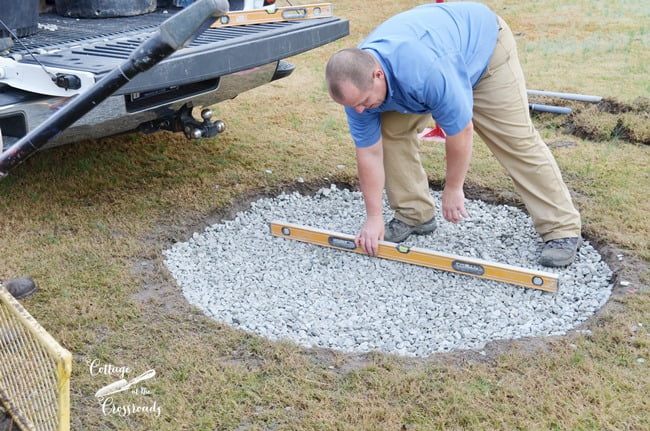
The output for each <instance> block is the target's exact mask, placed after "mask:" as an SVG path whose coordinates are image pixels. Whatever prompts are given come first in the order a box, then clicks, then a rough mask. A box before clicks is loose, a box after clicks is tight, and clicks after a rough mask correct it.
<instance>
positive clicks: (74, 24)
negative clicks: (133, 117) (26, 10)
mask: <svg viewBox="0 0 650 431" xmlns="http://www.w3.org/2000/svg"><path fill="white" fill-rule="evenodd" d="M169 16H170V14H168V13H165V11H163V10H158V11H156V12H153V13H150V14H147V15H141V16H136V17H124V18H108V19H101V20H97V19H75V18H64V17H61V16H58V15H52V14H42V15H40V16H39V26H40V28H41V30H40V31H39V32H38V33H37V34H35V35H33V36H30V37H27V38H23V39H20V43H17V44H16V47H15V48H14V49H12V51H11V52H10V55H12V56H14V57H16V55H19V56H22V60H21V62H25V63H32V64H36V61H35V60H34V59H33V58H32V56H31V55H30V51H31V53H32V54H33V56H34V57H36V59H37V60H38V62H40V63H42V64H43V65H45V66H52V67H59V68H65V69H69V70H79V71H86V72H91V73H93V74H94V75H95V77H96V79H100V78H101V77H102V76H104V75H105V74H106V73H108V72H110V71H111V70H113V69H115V67H117V66H118V65H119V64H121V63H122V62H123V61H124V60H125V59H127V58H128V57H129V55H130V54H131V52H132V51H134V50H135V49H136V47H137V46H138V45H139V44H140V43H141V42H142V41H143V40H145V39H147V38H148V37H149V35H150V34H151V33H153V32H154V31H155V29H156V27H157V26H158V25H159V24H160V23H162V22H163V21H164V20H165V19H167V18H169ZM99 21H102V22H101V23H100V22H99ZM98 29H102V31H101V32H98ZM348 33H349V23H348V21H347V20H344V19H340V18H335V17H330V18H316V19H308V20H301V21H289V22H276V23H268V24H254V25H247V26H238V27H225V28H208V29H206V30H205V31H203V32H202V33H201V34H200V35H199V36H198V37H197V38H196V39H195V40H194V41H193V42H192V43H191V44H190V45H189V46H187V47H186V48H183V49H181V50H179V51H177V52H176V53H175V54H173V55H172V56H170V57H169V58H168V59H166V60H164V61H162V62H161V63H159V64H158V65H156V66H155V67H153V68H152V69H151V70H149V71H147V72H145V73H142V74H140V75H138V76H137V77H136V78H135V79H134V80H133V81H131V82H129V83H128V84H126V85H125V86H124V87H122V88H121V89H120V90H119V91H118V92H117V93H116V94H127V93H134V92H142V91H149V90H154V89H157V88H160V87H161V85H164V86H174V85H183V84H187V83H190V82H196V81H202V80H206V79H210V78H215V77H218V76H222V75H226V74H229V73H234V72H238V71H242V70H246V69H250V68H252V67H256V66H259V65H262V64H267V63H270V62H273V61H277V60H280V59H283V58H287V57H290V56H292V55H296V54H299V53H301V52H304V51H308V50H310V49H313V48H316V47H318V46H321V45H324V44H326V43H328V42H331V41H333V40H336V39H339V38H341V37H344V36H346V35H347V34H348Z"/></svg>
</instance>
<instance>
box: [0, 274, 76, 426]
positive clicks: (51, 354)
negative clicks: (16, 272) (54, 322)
mask: <svg viewBox="0 0 650 431" xmlns="http://www.w3.org/2000/svg"><path fill="white" fill-rule="evenodd" d="M71 371H72V355H71V354H70V352H68V351H67V350H66V349H64V348H63V347H61V345H59V343H58V342H57V341H56V340H55V339H54V338H52V336H51V335H50V334H48V333H47V331H45V329H43V327H42V326H41V325H40V324H39V323H38V322H37V321H36V319H34V318H33V317H32V316H31V315H30V314H29V313H28V312H27V311H26V310H25V309H24V308H23V306H22V305H20V303H19V302H18V301H16V300H15V299H14V297H13V296H11V294H10V293H9V292H7V290H6V289H5V288H4V286H2V285H1V284H0V398H1V399H2V402H3V404H4V405H5V407H6V408H7V410H8V411H9V413H10V414H11V416H12V418H13V419H14V421H15V422H16V423H18V425H19V426H20V427H21V428H22V429H23V430H34V431H41V430H43V431H46V430H47V431H49V430H52V431H68V430H69V429H70V374H71Z"/></svg>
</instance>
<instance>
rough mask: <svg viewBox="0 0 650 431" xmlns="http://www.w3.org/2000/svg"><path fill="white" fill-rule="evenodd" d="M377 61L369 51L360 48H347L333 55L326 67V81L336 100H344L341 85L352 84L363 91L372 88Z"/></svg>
mask: <svg viewBox="0 0 650 431" xmlns="http://www.w3.org/2000/svg"><path fill="white" fill-rule="evenodd" d="M375 67H376V62H375V59H374V58H373V56H372V54H370V53H369V52H368V51H364V50H363V49H359V48H346V49H342V50H340V51H339V52H337V53H335V54H334V55H332V56H331V57H330V59H329V61H328V62H327V66H326V67H325V80H326V81H327V87H328V88H329V91H330V94H331V95H332V97H333V98H334V99H337V100H340V99H342V98H343V96H344V95H343V92H342V89H341V84H342V83H343V82H346V81H348V82H350V83H352V84H353V85H354V86H355V87H356V88H358V89H359V90H361V91H365V90H368V89H370V87H371V86H372V72H373V70H374V69H375Z"/></svg>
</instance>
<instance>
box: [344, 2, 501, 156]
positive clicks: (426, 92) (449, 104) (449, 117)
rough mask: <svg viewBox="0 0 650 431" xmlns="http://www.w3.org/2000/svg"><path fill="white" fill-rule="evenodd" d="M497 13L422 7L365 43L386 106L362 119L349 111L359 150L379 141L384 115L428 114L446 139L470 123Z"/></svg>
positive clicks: (471, 6) (476, 6) (469, 6)
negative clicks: (382, 80)
mask: <svg viewBox="0 0 650 431" xmlns="http://www.w3.org/2000/svg"><path fill="white" fill-rule="evenodd" d="M498 32H499V29H498V23H497V18H496V15H495V14H494V12H492V11H491V10H490V9H489V8H488V7H487V6H485V5H483V4H480V3H469V2H467V3H464V2H460V3H439V4H427V5H422V6H418V7H416V8H414V9H411V10H408V11H406V12H402V13H400V14H398V15H395V16H394V17H392V18H390V19H389V20H387V21H386V22H384V23H383V24H381V25H380V26H379V27H377V28H376V29H375V31H373V32H372V33H371V34H370V35H369V36H368V37H367V38H366V39H365V40H364V41H363V42H361V44H360V45H359V46H358V47H359V48H361V49H364V50H368V51H370V52H371V53H372V54H373V55H374V57H375V58H376V59H377V61H378V62H379V64H380V65H381V67H382V68H383V70H384V73H385V75H386V82H387V94H386V100H385V101H384V103H383V104H382V105H381V106H379V107H377V108H373V109H367V110H365V111H363V112H362V113H361V114H358V113H357V112H356V111H355V110H354V109H352V108H350V107H346V108H345V110H346V113H347V116H348V124H349V125H350V133H351V135H352V138H353V139H354V142H355V145H356V146H357V147H367V146H370V145H372V144H374V143H376V142H377V141H378V140H379V138H380V136H381V122H380V113H381V112H384V111H397V112H402V113H409V114H425V113H430V114H431V115H432V116H433V118H435V120H436V122H437V123H438V124H439V125H440V126H441V127H442V128H443V129H444V130H445V132H446V133H447V134H448V135H455V134H456V133H458V132H460V131H461V130H463V128H464V127H465V126H467V124H468V123H469V122H470V120H471V119H472V108H473V97H472V88H473V87H474V86H475V85H476V84H477V83H478V81H479V79H480V78H481V75H482V74H483V72H484V71H485V69H486V67H487V65H488V63H489V62H490V58H491V57H492V53H493V51H494V47H495V46H496V40H497V35H498Z"/></svg>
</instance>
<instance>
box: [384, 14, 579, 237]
mask: <svg viewBox="0 0 650 431" xmlns="http://www.w3.org/2000/svg"><path fill="white" fill-rule="evenodd" d="M499 24H500V31H499V37H498V40H497V44H496V48H495V50H494V54H493V55H492V58H491V60H490V64H489V65H488V68H487V70H486V71H485V73H484V75H483V77H482V78H481V80H480V81H479V83H478V84H477V85H476V87H475V88H474V116H473V122H474V130H475V131H476V132H477V133H478V135H479V136H480V137H481V138H482V139H483V141H484V142H485V143H486V144H487V146H488V148H489V149H490V151H492V154H494V156H495V157H496V158H497V160H498V161H499V163H501V165H502V166H503V167H504V168H505V170H506V171H507V172H508V174H509V175H510V177H511V178H512V180H513V182H514V185H515V189H516V190H517V192H518V193H519V195H520V196H521V199H522V200H523V202H524V204H525V205H526V209H527V210H528V213H529V214H530V216H531V217H532V219H533V222H534V224H535V228H536V229H537V232H538V233H539V234H540V235H541V236H542V239H543V240H544V241H548V240H551V239H556V238H565V237H576V236H580V230H581V223H580V214H579V213H578V211H577V210H576V209H575V207H574V206H573V203H572V202H571V196H570V195H569V190H568V189H567V187H566V185H565V184H564V181H563V180H562V175H561V173H560V170H559V168H558V166H557V163H556V162H555V158H554V157H553V155H552V153H551V151H550V150H549V149H548V147H547V146H546V144H545V143H544V141H543V140H542V138H541V137H540V136H539V133H538V132H537V130H535V126H533V123H532V121H531V119H530V114H529V111H528V96H527V94H526V84H525V81H524V75H523V72H522V69H521V65H520V64H519V58H518V56H517V47H516V44H515V39H514V37H513V35H512V32H511V31H510V28H509V27H508V25H507V24H506V23H505V22H504V21H503V20H502V19H501V18H499ZM430 121H431V116H430V115H428V114H425V115H415V114H400V113H398V112H384V113H383V114H382V116H381V122H382V141H383V146H384V170H385V173H386V194H387V196H388V201H389V203H390V206H391V208H392V209H393V210H394V211H395V217H396V218H397V219H399V220H401V221H403V222H405V223H407V224H409V225H412V226H414V225H417V224H420V223H423V222H425V221H427V220H429V219H431V217H433V215H434V212H435V207H434V202H433V199H432V197H431V194H430V193H429V183H428V177H427V174H426V172H425V171H424V168H423V167H422V164H421V162H420V155H419V149H418V147H419V143H420V142H419V140H418V138H417V133H418V132H419V131H421V130H422V129H424V128H425V127H426V125H427V124H428V123H429V122H430Z"/></svg>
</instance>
